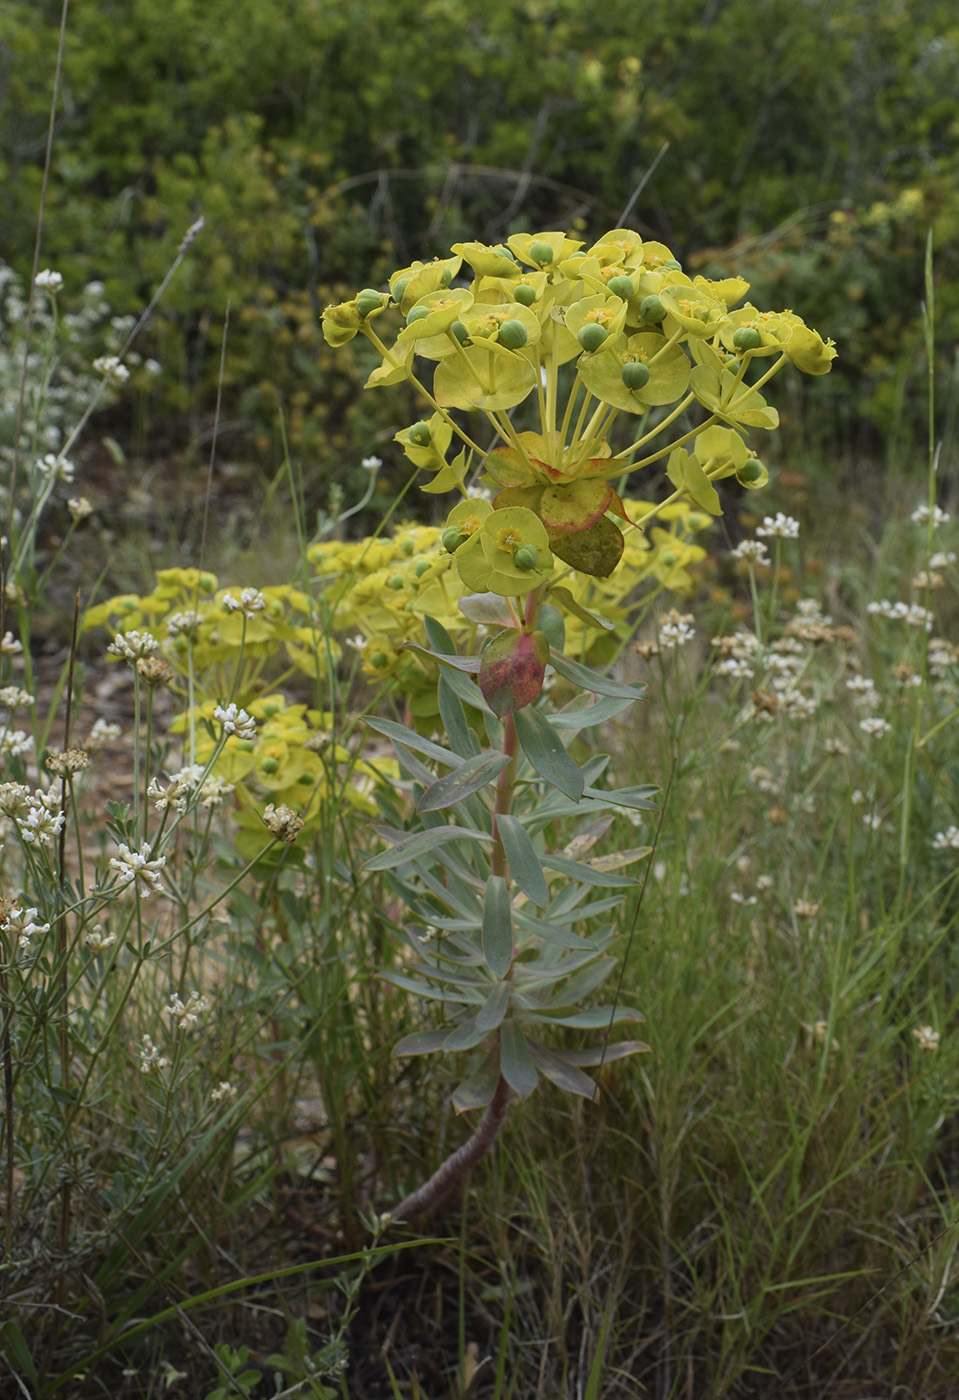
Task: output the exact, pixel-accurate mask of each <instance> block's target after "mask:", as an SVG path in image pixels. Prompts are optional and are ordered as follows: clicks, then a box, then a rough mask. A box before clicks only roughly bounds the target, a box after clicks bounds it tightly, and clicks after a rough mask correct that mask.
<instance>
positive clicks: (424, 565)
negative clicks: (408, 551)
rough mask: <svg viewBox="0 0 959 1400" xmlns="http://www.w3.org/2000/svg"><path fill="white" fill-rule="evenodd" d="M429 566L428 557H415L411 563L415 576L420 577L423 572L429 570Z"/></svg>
mask: <svg viewBox="0 0 959 1400" xmlns="http://www.w3.org/2000/svg"><path fill="white" fill-rule="evenodd" d="M429 567H430V561H429V560H428V559H417V561H416V563H415V564H414V565H413V572H414V574H415V575H416V577H417V578H422V577H423V575H424V574H425V573H428V572H429Z"/></svg>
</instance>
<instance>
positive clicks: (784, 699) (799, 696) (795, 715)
mask: <svg viewBox="0 0 959 1400" xmlns="http://www.w3.org/2000/svg"><path fill="white" fill-rule="evenodd" d="M780 702H781V703H780V709H781V710H782V713H783V714H784V715H786V716H787V717H788V718H789V719H812V717H813V715H814V714H815V713H816V702H815V700H814V699H813V697H812V696H811V695H804V694H803V692H802V691H801V690H786V691H784V692H783V693H782V695H781V697H780Z"/></svg>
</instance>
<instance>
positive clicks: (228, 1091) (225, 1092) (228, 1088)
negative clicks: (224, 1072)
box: [210, 1079, 236, 1103]
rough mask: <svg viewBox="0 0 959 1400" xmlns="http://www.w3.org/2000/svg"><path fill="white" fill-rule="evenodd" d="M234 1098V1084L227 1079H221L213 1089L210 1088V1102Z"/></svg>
mask: <svg viewBox="0 0 959 1400" xmlns="http://www.w3.org/2000/svg"><path fill="white" fill-rule="evenodd" d="M235 1098H236V1085H235V1084H231V1083H230V1082H229V1080H227V1079H221V1080H220V1082H219V1084H218V1085H217V1086H216V1088H215V1089H211V1090H210V1102H211V1103H222V1102H223V1100H224V1099H227V1100H228V1101H230V1102H232V1100H233V1099H235Z"/></svg>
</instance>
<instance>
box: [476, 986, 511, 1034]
mask: <svg viewBox="0 0 959 1400" xmlns="http://www.w3.org/2000/svg"><path fill="white" fill-rule="evenodd" d="M512 992H513V984H512V982H507V981H503V982H497V984H496V986H495V987H494V988H493V990H492V991H491V992H490V994H489V996H488V997H487V998H486V1001H485V1002H484V1004H483V1006H482V1007H481V1009H480V1010H479V1011H477V1013H476V1029H477V1030H478V1031H483V1032H484V1033H486V1032H489V1031H495V1029H496V1027H497V1026H499V1025H501V1024H502V1021H503V1017H504V1016H505V1015H506V1013H507V1011H508V1010H509V999H510V996H511V995H512Z"/></svg>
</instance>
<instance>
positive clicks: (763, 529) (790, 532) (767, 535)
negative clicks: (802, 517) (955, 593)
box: [756, 511, 799, 540]
mask: <svg viewBox="0 0 959 1400" xmlns="http://www.w3.org/2000/svg"><path fill="white" fill-rule="evenodd" d="M756 534H757V535H758V537H759V538H760V539H761V540H771V539H780V540H796V539H798V538H799V521H798V520H794V519H793V517H792V516H791V515H783V513H782V511H778V512H777V513H776V515H774V516H773V515H764V516H763V523H762V524H761V525H760V526H759V528H758V529H757V531H756Z"/></svg>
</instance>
